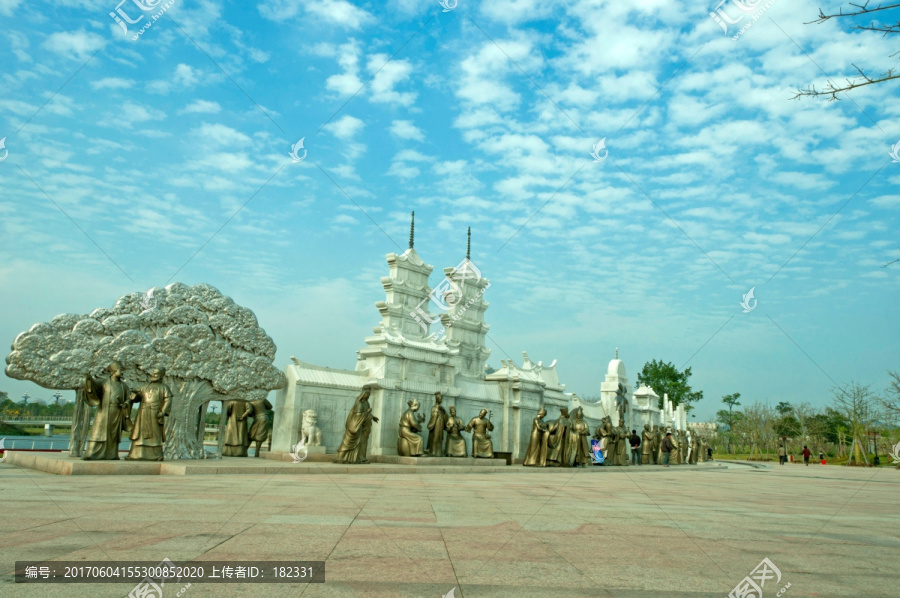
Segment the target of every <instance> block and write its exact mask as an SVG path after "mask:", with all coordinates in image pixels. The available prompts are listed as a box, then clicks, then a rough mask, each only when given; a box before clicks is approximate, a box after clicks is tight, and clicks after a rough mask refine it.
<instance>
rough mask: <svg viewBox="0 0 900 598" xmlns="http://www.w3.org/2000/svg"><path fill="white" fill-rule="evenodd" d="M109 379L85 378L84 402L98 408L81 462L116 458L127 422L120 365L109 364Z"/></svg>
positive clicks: (126, 391) (87, 376)
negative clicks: (123, 428)
mask: <svg viewBox="0 0 900 598" xmlns="http://www.w3.org/2000/svg"><path fill="white" fill-rule="evenodd" d="M107 370H108V371H109V377H108V378H106V379H105V380H95V379H94V378H92V377H91V375H90V374H86V375H85V379H84V400H85V402H86V403H87V404H88V405H90V406H91V407H97V414H96V415H95V416H94V423H93V425H92V426H91V433H90V436H88V445H87V449H86V450H85V451H84V457H83V459H84V460H85V461H91V460H100V459H104V460H111V461H115V460H118V459H119V443H120V442H121V441H122V426H123V425H124V423H125V421H127V413H128V408H127V407H126V403H125V401H126V400H127V399H128V398H129V396H130V395H129V392H128V386H127V385H126V384H125V382H123V381H122V365H121V364H119V363H118V362H115V361H114V362H112V363H111V364H109V367H108V368H107Z"/></svg>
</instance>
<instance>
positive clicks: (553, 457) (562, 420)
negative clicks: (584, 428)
mask: <svg viewBox="0 0 900 598" xmlns="http://www.w3.org/2000/svg"><path fill="white" fill-rule="evenodd" d="M547 431H548V433H549V434H548V436H547V462H548V463H553V464H554V465H557V466H559V465H565V458H566V444H567V443H568V439H569V410H568V408H566V407H560V408H559V419H557V420H556V421H555V422H553V423H552V424H550V426H549V429H548V430H547Z"/></svg>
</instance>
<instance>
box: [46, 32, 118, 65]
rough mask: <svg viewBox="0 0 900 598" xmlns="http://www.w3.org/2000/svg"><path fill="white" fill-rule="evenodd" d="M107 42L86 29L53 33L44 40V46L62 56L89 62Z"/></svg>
mask: <svg viewBox="0 0 900 598" xmlns="http://www.w3.org/2000/svg"><path fill="white" fill-rule="evenodd" d="M105 44H106V42H105V41H104V40H103V38H102V37H100V36H99V35H97V34H96V33H89V32H87V31H85V30H84V29H79V30H78V31H57V32H56V33H51V34H50V35H49V36H47V39H45V40H44V43H43V46H44V47H45V48H46V49H48V50H50V51H51V52H55V53H56V54H60V55H62V56H66V57H70V58H75V59H77V60H87V59H88V58H90V56H91V55H92V54H93V53H94V52H96V51H97V50H99V49H100V48H102V47H103V46H104V45H105Z"/></svg>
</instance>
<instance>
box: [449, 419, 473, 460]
mask: <svg viewBox="0 0 900 598" xmlns="http://www.w3.org/2000/svg"><path fill="white" fill-rule="evenodd" d="M446 427H447V451H446V454H447V456H448V457H468V456H469V453H468V452H467V451H466V439H465V437H464V436H463V435H462V433H463V431H464V430H465V429H466V422H464V421H463V420H462V418H461V417H456V407H451V408H450V417H448V418H447V426H446Z"/></svg>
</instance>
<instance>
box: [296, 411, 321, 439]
mask: <svg viewBox="0 0 900 598" xmlns="http://www.w3.org/2000/svg"><path fill="white" fill-rule="evenodd" d="M318 421H319V416H318V415H316V412H315V410H314V409H307V410H306V411H304V412H303V423H301V424H300V439H301V440H302V441H303V444H304V445H305V446H322V430H320V429H319V427H318V426H317V425H316V424H317V423H318Z"/></svg>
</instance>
